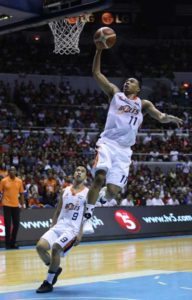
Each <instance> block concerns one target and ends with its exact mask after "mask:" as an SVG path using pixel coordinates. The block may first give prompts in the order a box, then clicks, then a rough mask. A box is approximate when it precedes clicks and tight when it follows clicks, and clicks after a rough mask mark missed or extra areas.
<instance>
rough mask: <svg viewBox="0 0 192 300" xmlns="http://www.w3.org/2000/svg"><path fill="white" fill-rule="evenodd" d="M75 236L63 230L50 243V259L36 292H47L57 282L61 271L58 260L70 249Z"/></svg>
mask: <svg viewBox="0 0 192 300" xmlns="http://www.w3.org/2000/svg"><path fill="white" fill-rule="evenodd" d="M75 239H76V236H75V235H74V233H71V232H64V233H63V234H62V235H61V236H60V237H59V238H58V239H57V240H56V241H55V242H54V244H53V245H52V250H51V261H50V266H49V270H48V273H47V277H46V279H45V280H44V281H43V283H42V285H41V286H40V287H39V288H38V289H37V290H36V292H37V293H48V292H51V291H52V290H53V285H54V284H55V283H56V282H57V278H58V276H59V274H60V273H61V272H62V268H61V267H60V260H61V256H62V253H63V252H64V254H65V253H66V252H68V251H69V249H71V247H72V246H73V244H74V242H75Z"/></svg>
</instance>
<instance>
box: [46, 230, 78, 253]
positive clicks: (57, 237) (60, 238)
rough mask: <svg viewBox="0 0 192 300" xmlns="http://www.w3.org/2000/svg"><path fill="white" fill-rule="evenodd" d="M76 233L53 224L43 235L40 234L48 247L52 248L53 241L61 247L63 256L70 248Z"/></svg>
mask: <svg viewBox="0 0 192 300" xmlns="http://www.w3.org/2000/svg"><path fill="white" fill-rule="evenodd" d="M76 237H77V234H75V233H74V232H72V231H71V230H67V229H65V230H64V229H63V226H62V227H60V226H57V225H56V226H53V227H52V228H50V229H49V230H48V231H47V232H46V233H45V234H44V235H42V237H41V238H42V239H44V240H46V241H47V242H48V243H49V245H50V248H52V246H53V244H54V243H57V244H59V245H60V246H61V248H63V255H62V256H65V255H66V254H67V252H68V251H69V250H70V249H71V248H72V246H73V244H74V242H75V240H76Z"/></svg>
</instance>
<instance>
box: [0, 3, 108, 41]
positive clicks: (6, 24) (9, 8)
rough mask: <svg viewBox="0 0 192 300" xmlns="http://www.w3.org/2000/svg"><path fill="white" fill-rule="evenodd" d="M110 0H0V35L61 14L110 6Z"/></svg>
mask: <svg viewBox="0 0 192 300" xmlns="http://www.w3.org/2000/svg"><path fill="white" fill-rule="evenodd" d="M111 4H112V0H60V1H59V0H25V1H23V0H17V1H15V0H0V35H2V34H6V33H10V32H14V31H19V30H24V29H27V28H30V27H35V26H41V25H44V24H47V23H49V22H50V21H52V20H54V19H59V18H61V17H62V16H66V17H69V16H78V15H80V14H84V13H90V12H95V11H99V10H103V9H106V8H108V7H110V6H111Z"/></svg>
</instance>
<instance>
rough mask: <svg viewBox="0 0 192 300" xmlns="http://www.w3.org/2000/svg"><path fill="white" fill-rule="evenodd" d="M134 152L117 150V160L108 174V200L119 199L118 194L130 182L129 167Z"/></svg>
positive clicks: (114, 160)
mask: <svg viewBox="0 0 192 300" xmlns="http://www.w3.org/2000/svg"><path fill="white" fill-rule="evenodd" d="M131 155H132V150H131V149H129V148H127V149H125V150H124V151H121V149H116V151H115V159H113V164H112V167H111V169H110V170H109V172H108V174H107V179H106V184H107V189H106V193H105V194H106V195H105V197H106V199H107V200H111V199H113V198H115V199H116V198H117V195H118V193H119V192H120V191H121V189H122V188H123V187H124V186H125V185H126V184H127V182H128V175H129V167H130V164H131Z"/></svg>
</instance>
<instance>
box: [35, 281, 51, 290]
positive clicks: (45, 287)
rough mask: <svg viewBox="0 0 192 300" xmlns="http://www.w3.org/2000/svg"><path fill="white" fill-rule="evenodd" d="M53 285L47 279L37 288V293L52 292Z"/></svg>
mask: <svg viewBox="0 0 192 300" xmlns="http://www.w3.org/2000/svg"><path fill="white" fill-rule="evenodd" d="M52 290H53V286H52V284H50V283H49V282H48V281H47V280H44V281H43V283H42V285H40V287H39V288H38V289H37V290H36V293H49V292H52Z"/></svg>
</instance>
